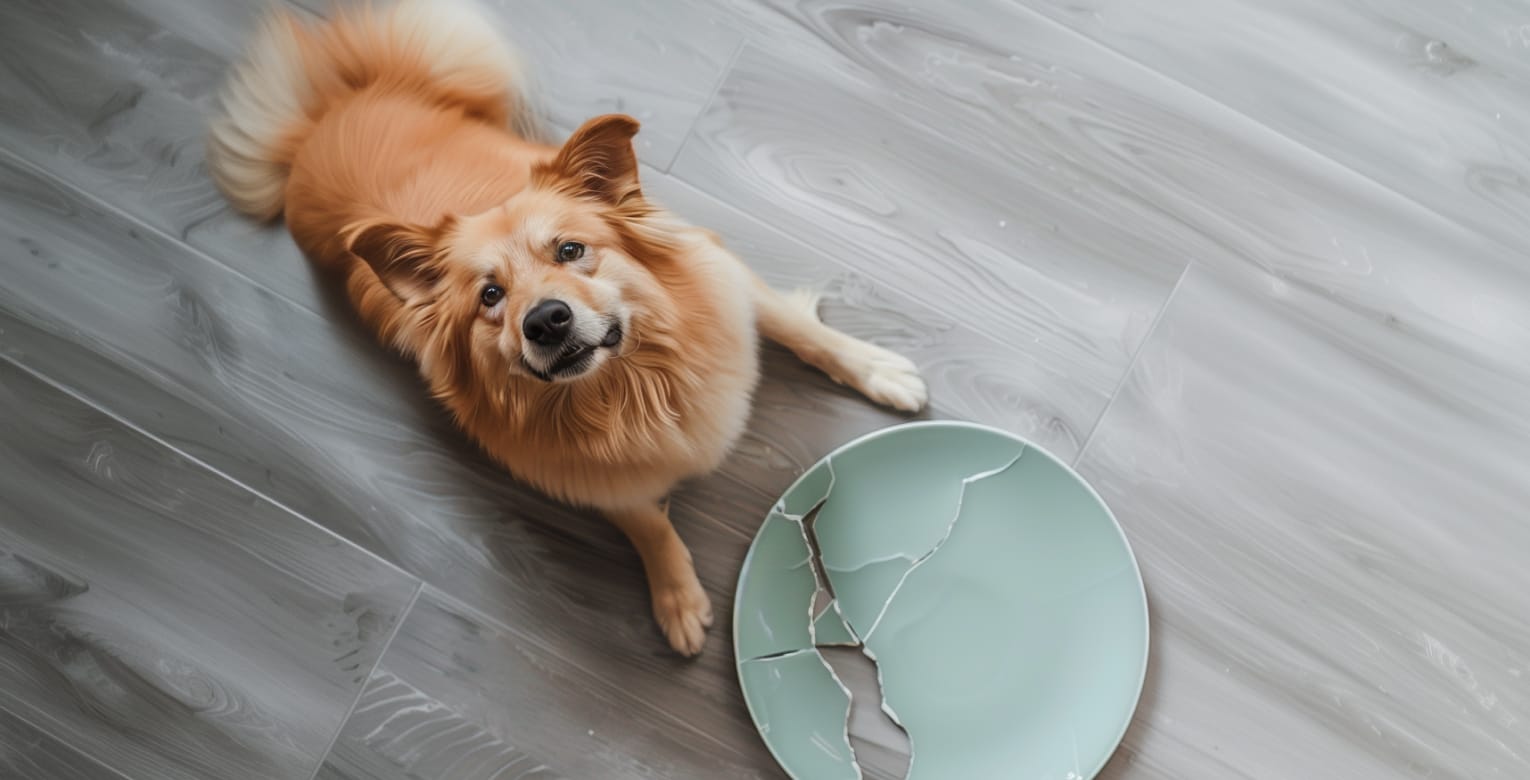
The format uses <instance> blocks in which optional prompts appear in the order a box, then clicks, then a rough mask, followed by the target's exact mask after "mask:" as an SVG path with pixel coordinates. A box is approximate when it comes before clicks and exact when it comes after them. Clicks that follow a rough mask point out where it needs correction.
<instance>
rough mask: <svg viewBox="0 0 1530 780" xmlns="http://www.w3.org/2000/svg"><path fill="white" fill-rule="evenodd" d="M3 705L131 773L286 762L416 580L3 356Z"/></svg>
mask: <svg viewBox="0 0 1530 780" xmlns="http://www.w3.org/2000/svg"><path fill="white" fill-rule="evenodd" d="M0 516H3V517H5V518H6V520H5V523H4V524H3V525H0V578H3V579H4V581H5V584H4V587H3V591H4V597H3V598H4V620H3V621H0V625H3V628H0V701H3V703H4V706H5V707H6V708H7V709H10V710H12V711H14V712H16V713H18V714H20V715H22V716H24V717H25V718H27V719H28V720H29V721H31V722H33V723H36V724H39V725H40V726H41V727H43V728H45V729H46V730H47V731H48V732H50V733H51V735H52V736H54V737H56V738H58V739H61V740H63V741H65V742H66V743H67V744H69V745H71V746H73V747H75V748H77V749H79V750H81V751H82V752H84V753H86V754H87V755H89V756H90V757H91V758H94V759H95V760H97V761H99V762H101V763H103V764H106V765H108V766H112V767H115V768H117V769H119V770H121V771H122V772H124V773H126V774H128V775H136V776H140V777H159V778H211V777H226V778H236V777H253V776H261V777H300V776H304V775H306V773H308V772H311V771H312V769H313V767H314V766H316V765H317V763H318V761H319V760H320V759H321V758H322V756H323V754H324V751H325V748H326V747H327V745H328V742H329V739H330V738H331V736H332V735H333V734H334V733H335V732H336V730H337V729H338V728H339V726H340V724H341V722H342V721H343V720H344V718H345V715H346V713H347V712H348V711H349V709H350V706H351V703H352V702H353V701H354V700H355V698H356V696H357V694H358V692H359V691H360V688H361V686H362V684H363V683H364V682H365V680H366V677H367V675H368V674H369V673H370V671H371V669H372V667H373V665H374V664H375V662H376V660H377V657H378V656H379V655H380V654H381V652H382V649H383V647H384V646H385V645H386V643H387V640H388V638H389V636H390V635H391V632H392V630H393V627H394V625H395V623H396V622H397V620H398V619H399V618H401V617H402V613H403V611H404V610H405V608H406V607H407V606H408V604H409V602H410V599H411V598H412V597H413V595H414V592H415V589H416V587H417V582H416V580H414V578H412V577H409V576H408V575H406V574H404V573H402V572H400V571H398V570H397V569H394V568H393V567H391V566H388V565H387V564H385V563H383V562H382V561H380V560H378V559H376V558H374V557H372V556H370V555H368V554H366V553H364V552H363V551H361V550H360V549H358V548H356V547H354V546H352V545H351V544H349V543H347V542H345V541H343V540H341V539H339V538H337V537H335V536H333V535H331V534H329V533H327V532H325V531H323V530H321V529H320V528H318V527H317V526H314V525H312V524H310V523H308V522H307V521H304V520H302V519H300V518H296V517H293V516H292V515H290V514H288V513H287V512H285V511H284V510H282V509H280V508H278V507H276V506H274V505H272V504H270V503H269V502H267V501H264V500H262V499H260V498H258V497H257V496H254V495H252V494H250V493H249V492H247V491H245V490H243V489H242V488H239V487H238V486H236V485H234V484H232V483H230V482H228V481H227V480H225V479H223V478H222V477H220V476H218V475H216V474H213V473H212V472H210V471H208V470H207V469H205V468H203V467H201V466H199V465H197V464H194V463H191V462H188V461H187V460H185V459H184V458H182V457H180V456H178V455H176V454H175V453H173V452H172V451H170V450H169V449H167V448H165V447H163V446H162V445H160V444H158V443H156V442H154V441H152V440H150V439H148V438H146V437H145V436H143V435H142V434H140V433H138V432H136V431H132V430H130V429H128V428H126V427H124V426H123V425H122V424H121V423H119V422H117V421H115V420H113V419H111V418H109V417H107V416H105V415H104V414H102V413H101V412H99V411H98V410H96V409H93V408H91V407H89V406H86V405H85V404H83V403H81V402H80V401H78V400H76V399H75V398H72V397H70V396H68V395H66V394H64V393H63V392H61V391H59V390H58V389H56V388H54V387H52V386H49V385H47V384H44V383H43V382H42V381H40V380H38V379H37V378H36V377H34V376H32V375H31V374H29V373H26V372H24V371H22V370H21V369H19V368H18V367H16V366H15V365H14V364H13V363H11V362H10V361H9V360H5V361H0Z"/></svg>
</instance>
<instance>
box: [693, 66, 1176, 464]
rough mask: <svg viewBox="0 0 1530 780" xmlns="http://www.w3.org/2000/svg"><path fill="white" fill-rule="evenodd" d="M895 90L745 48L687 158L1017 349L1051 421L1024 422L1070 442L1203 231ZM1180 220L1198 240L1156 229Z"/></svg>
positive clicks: (858, 262)
mask: <svg viewBox="0 0 1530 780" xmlns="http://www.w3.org/2000/svg"><path fill="white" fill-rule="evenodd" d="M822 56H823V55H822V54H820V57H822ZM897 96H898V92H897V91H895V90H894V89H892V88H891V87H889V86H888V85H886V84H884V83H882V82H880V81H878V80H877V79H876V78H874V77H873V76H871V75H870V74H868V73H866V72H865V71H863V70H860V69H856V68H853V67H844V66H841V65H836V67H834V68H832V69H830V68H825V67H822V66H821V64H819V65H818V66H816V67H815V63H813V62H800V61H790V60H788V59H786V58H785V57H782V56H778V55H773V54H769V53H766V52H765V51H762V50H760V49H756V48H753V47H750V48H746V49H745V51H744V52H743V53H742V54H741V55H740V56H739V59H738V60H737V62H736V63H735V66H734V68H733V70H732V71H731V72H730V74H729V76H728V78H727V80H725V81H724V83H723V86H722V88H721V89H720V90H719V92H718V95H717V98H716V99H715V100H714V101H713V104H712V107H711V109H710V110H709V111H708V113H707V114H706V115H705V116H703V117H702V119H701V120H700V121H699V122H698V124H697V128H696V136H695V137H694V138H693V139H692V140H691V142H690V143H689V144H688V145H687V146H686V148H685V150H684V151H683V152H682V153H681V156H680V158H679V159H678V160H677V161H676V163H675V165H674V167H673V168H672V172H673V174H674V175H675V176H676V177H677V178H680V179H681V180H683V181H685V182H687V183H690V184H694V185H695V186H697V187H698V188H699V189H702V190H703V191H705V192H707V193H708V194H710V195H713V196H714V197H718V198H720V199H722V200H724V201H727V202H729V203H732V204H734V205H735V206H737V207H739V208H741V209H742V210H744V211H747V212H748V213H750V214H751V215H753V216H755V217H757V218H760V219H762V220H765V221H767V222H770V223H771V224H773V225H775V226H777V227H780V228H782V229H784V230H786V231H787V232H790V233H792V234H793V235H795V236H797V237H799V238H802V239H804V240H806V241H808V242H810V243H811V244H812V245H813V246H814V247H816V248H818V249H819V250H820V251H821V252H823V253H825V254H828V255H831V256H833V257H834V258H836V259H837V260H838V261H840V262H843V263H845V264H846V265H848V266H850V267H851V268H854V269H855V270H856V271H858V272H860V273H862V274H865V275H867V276H870V277H873V278H876V279H878V280H881V281H883V282H884V283H886V284H888V285H889V286H892V287H894V288H896V289H902V290H905V291H908V292H909V293H911V294H913V296H914V297H915V298H916V299H917V300H919V301H920V302H922V303H923V304H924V305H925V306H927V307H928V308H932V309H944V310H947V311H959V312H960V313H961V316H962V320H963V322H964V324H966V325H968V326H969V327H970V328H971V329H972V330H973V331H975V332H976V333H978V334H981V335H982V336H983V337H985V338H987V339H988V340H991V341H994V342H997V343H998V344H1000V345H1002V346H1003V347H1005V348H1008V349H1009V350H1011V351H1012V352H1013V353H1017V354H1015V355H1014V357H1012V358H1010V359H1009V360H1007V361H1006V364H1007V365H1008V366H1009V367H1010V368H1011V370H1012V371H1014V372H1016V373H1018V374H1019V375H1020V376H1022V377H1024V385H1025V386H1027V390H1028V392H1026V393H1025V394H1024V399H1025V400H1024V401H1023V402H1022V403H1023V404H1024V405H1025V408H1026V410H1027V414H1026V417H1027V418H1029V420H1030V421H1032V422H1033V423H1037V422H1040V423H1041V425H1039V426H1036V427H1030V426H1024V427H1020V428H1018V429H1017V430H1018V432H1019V433H1022V434H1025V435H1029V436H1035V437H1036V438H1038V439H1041V440H1044V442H1045V443H1046V444H1047V445H1048V446H1049V447H1050V448H1052V449H1053V450H1055V451H1058V452H1060V453H1062V454H1063V455H1064V456H1068V455H1071V454H1072V453H1073V452H1076V451H1077V448H1078V446H1079V445H1080V444H1081V443H1082V441H1083V440H1084V438H1085V437H1086V436H1087V435H1088V432H1089V429H1090V427H1091V426H1092V425H1093V423H1094V421H1095V419H1096V418H1097V417H1098V414H1099V412H1100V410H1101V409H1102V408H1103V407H1104V404H1105V401H1106V399H1107V398H1108V397H1109V395H1110V393H1111V391H1112V390H1113V389H1114V387H1115V384H1116V382H1117V381H1118V380H1119V378H1120V375H1121V372H1122V371H1123V370H1124V369H1125V366H1126V364H1127V363H1128V362H1129V361H1130V359H1131V355H1132V353H1133V351H1134V350H1135V348H1136V346H1137V344H1138V343H1139V342H1140V340H1141V338H1142V337H1143V335H1144V334H1145V333H1146V331H1147V328H1148V326H1149V324H1150V323H1151V321H1152V318H1153V315H1154V313H1155V312H1156V311H1157V310H1158V308H1159V307H1160V306H1161V305H1162V303H1163V300H1164V299H1165V297H1166V296H1167V294H1168V291H1169V289H1170V288H1171V287H1172V285H1173V283H1174V280H1175V278H1176V276H1177V274H1178V272H1179V271H1180V270H1181V269H1182V268H1183V267H1184V263H1185V262H1186V259H1187V257H1186V249H1185V245H1184V244H1185V243H1189V242H1192V241H1196V240H1197V237H1196V236H1194V235H1192V234H1188V232H1187V231H1184V230H1183V229H1177V228H1176V226H1173V225H1170V224H1165V223H1164V222H1163V221H1162V220H1159V219H1158V218H1157V216H1156V212H1155V210H1153V209H1151V208H1148V207H1144V206H1142V205H1140V204H1134V203H1130V202H1123V199H1122V198H1120V197H1119V196H1118V195H1117V194H1116V193H1115V191H1114V189H1113V188H1110V187H1102V186H1094V185H1091V184H1089V183H1088V182H1087V181H1083V180H1080V179H1078V178H1074V177H1072V176H1071V174H1068V173H1066V172H1063V173H1048V172H1047V171H1046V170H1045V168H1046V167H1048V166H1050V167H1052V168H1053V169H1054V170H1055V169H1056V166H1055V165H1053V164H1052V162H1051V160H1050V159H1049V158H1048V157H1047V156H1046V155H1045V154H1044V153H1042V152H1039V151H1035V150H1033V149H1031V148H1030V147H1029V146H1028V145H1027V144H1026V143H1025V141H1024V139H1019V140H1016V141H1015V142H1014V143H1013V145H1012V146H1008V142H1006V146H1007V148H1010V149H1012V150H1014V154H1015V155H1016V156H1031V157H1032V160H1033V162H1034V163H1035V166H1034V169H1031V168H1024V169H1020V168H1016V167H1013V166H1011V165H1009V164H1008V163H1009V160H1004V161H996V160H994V159H992V154H991V153H990V155H989V157H988V158H987V159H985V156H984V155H982V154H974V153H973V150H972V149H970V148H966V147H964V146H962V145H961V144H960V143H953V141H952V138H950V137H949V136H948V135H942V134H941V133H938V132H936V131H935V129H934V127H935V126H933V125H930V124H927V123H920V122H918V121H915V120H914V119H913V118H910V117H908V116H907V115H905V114H904V113H903V112H902V111H901V106H900V105H899V104H898V103H897V100H898V97H897ZM942 132H944V129H942ZM983 145H984V147H985V151H989V150H991V148H992V144H991V143H990V142H989V141H984V142H983ZM1063 179H1067V181H1063ZM1113 207H1114V211H1113V210H1112V209H1113ZM1175 233H1179V234H1185V236H1184V237H1185V242H1177V241H1175V242H1171V241H1168V240H1157V239H1160V237H1163V236H1165V235H1174V234H1175ZM1200 243H1202V244H1203V243H1204V241H1203V240H1201V241H1200ZM1011 419H1013V417H1012V416H1011Z"/></svg>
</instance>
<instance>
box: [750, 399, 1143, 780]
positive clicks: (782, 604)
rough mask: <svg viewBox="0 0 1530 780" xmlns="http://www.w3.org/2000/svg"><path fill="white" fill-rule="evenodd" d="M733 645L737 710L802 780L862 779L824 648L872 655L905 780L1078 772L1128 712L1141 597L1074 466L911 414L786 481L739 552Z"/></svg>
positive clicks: (1120, 544) (979, 431)
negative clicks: (739, 693) (902, 754)
mask: <svg viewBox="0 0 1530 780" xmlns="http://www.w3.org/2000/svg"><path fill="white" fill-rule="evenodd" d="M815 547H816V549H817V551H818V554H817V555H816V556H815V555H814V554H813V552H812V551H813V550H814V548H815ZM733 642H734V648H735V652H736V654H737V660H738V671H739V681H740V684H741V685H742V686H743V689H744V699H745V701H746V702H747V703H748V706H749V713H750V715H751V716H752V717H753V718H754V722H755V725H756V726H757V727H758V728H759V730H760V734H761V736H763V737H764V739H765V743H766V745H768V746H769V747H770V751H771V753H772V754H774V755H775V757H776V760H777V761H779V762H780V763H781V766H782V767H784V768H785V769H786V771H787V773H788V774H790V775H791V776H792V777H794V778H798V780H839V778H844V780H856V779H857V778H860V777H861V771H860V767H859V765H858V764H857V763H856V761H855V755H854V751H853V750H852V749H851V746H850V741H849V733H848V725H847V717H848V714H849V711H850V693H849V691H848V690H847V689H846V688H845V687H844V685H843V684H841V683H840V681H839V679H838V678H837V677H836V676H835V674H834V671H833V669H832V668H831V667H830V666H829V665H828V664H827V663H825V662H824V660H823V658H822V656H821V655H820V654H819V653H818V651H817V649H816V648H818V647H820V646H827V645H845V644H849V645H858V646H859V647H860V648H861V650H862V652H864V653H865V654H866V655H867V657H869V658H871V660H872V661H874V662H876V664H877V668H878V674H879V677H880V679H881V681H882V696H883V700H882V709H883V711H884V712H886V713H887V714H888V716H890V717H891V718H892V719H893V720H894V721H896V722H897V723H899V724H900V725H901V726H902V727H903V728H904V730H905V731H906V732H907V733H908V737H909V743H910V752H911V754H912V755H911V757H910V761H909V773H908V776H909V778H911V779H912V780H920V779H924V780H949V779H950V778H1001V777H1020V778H1028V779H1029V778H1036V779H1037V780H1040V779H1042V778H1056V780H1089V778H1092V777H1094V776H1095V774H1096V773H1097V772H1099V770H1100V768H1101V767H1102V766H1104V764H1105V761H1106V759H1108V758H1109V757H1110V754H1111V753H1112V752H1113V751H1114V750H1115V748H1116V746H1117V744H1119V743H1120V741H1121V736H1122V734H1123V733H1125V731H1126V726H1127V723H1128V722H1129V721H1130V720H1131V717H1132V712H1133V711H1134V710H1135V709H1136V706H1137V698H1138V696H1139V694H1140V693H1141V690H1142V680H1143V675H1144V672H1145V670H1146V667H1147V648H1148V617H1147V599H1146V596H1145V594H1144V592H1143V588H1142V578H1141V575H1140V574H1139V573H1138V570H1137V562H1136V560H1135V559H1134V558H1133V557H1132V553H1131V548H1130V547H1129V546H1128V545H1127V542H1126V537H1125V536H1124V535H1123V534H1122V532H1121V528H1120V526H1119V525H1117V523H1116V520H1115V517H1114V516H1112V515H1111V513H1110V510H1109V509H1108V508H1107V507H1106V506H1105V503H1104V502H1103V501H1101V500H1100V497H1099V496H1098V495H1097V494H1096V493H1095V492H1094V490H1093V489H1091V488H1090V487H1089V485H1088V484H1087V483H1085V482H1084V480H1083V479H1082V478H1081V477H1079V476H1078V474H1077V473H1075V472H1074V471H1073V470H1072V469H1071V468H1069V467H1068V466H1067V465H1066V464H1064V463H1062V462H1061V461H1059V460H1057V459H1056V458H1054V457H1052V456H1051V455H1049V454H1048V453H1047V452H1046V451H1044V450H1042V449H1040V448H1038V447H1036V446H1034V445H1032V444H1030V443H1028V442H1026V441H1025V440H1023V439H1021V438H1019V437H1016V436H1014V435H1012V434H1009V433H1005V432H1003V431H999V430H996V429H993V428H987V427H983V426H980V425H974V424H970V423H960V422H920V423H910V424H907V425H900V426H896V427H893V428H888V429H885V430H882V431H878V432H876V433H873V434H870V435H868V436H864V437H862V438H860V439H857V440H855V441H853V442H850V443H849V444H846V445H844V446H843V447H840V448H839V449H837V450H835V451H834V452H832V453H830V454H829V455H828V456H827V457H825V458H824V459H823V460H821V461H819V462H818V463H817V464H816V465H814V466H813V468H811V469H809V470H808V471H807V473H805V474H803V475H802V477H801V478H800V479H798V480H797V482H796V483H795V484H793V485H792V486H791V487H790V488H789V489H787V491H786V493H785V494H784V495H783V496H782V497H781V500H780V501H779V502H777V504H776V506H775V507H774V508H773V509H772V510H771V512H770V514H769V515H768V516H767V517H766V518H765V523H764V525H763V526H762V527H761V528H760V532H759V534H758V535H757V536H756V537H755V540H754V543H753V545H752V546H751V547H750V549H749V554H748V557H747V558H745V560H744V568H743V572H742V573H741V574H740V576H739V584H738V593H737V596H736V599H735V603H734V613H733Z"/></svg>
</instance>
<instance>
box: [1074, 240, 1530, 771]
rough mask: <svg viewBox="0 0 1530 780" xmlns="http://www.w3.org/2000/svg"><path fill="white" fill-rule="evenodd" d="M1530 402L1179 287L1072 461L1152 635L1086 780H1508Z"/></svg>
mask: <svg viewBox="0 0 1530 780" xmlns="http://www.w3.org/2000/svg"><path fill="white" fill-rule="evenodd" d="M1527 391H1530V386H1527V383H1526V382H1525V381H1524V379H1523V378H1522V377H1509V376H1505V375H1504V374H1502V373H1500V372H1495V371H1492V370H1488V369H1484V368H1483V367H1482V366H1480V365H1476V364H1475V363H1474V362H1473V361H1472V360H1470V359H1469V358H1466V357H1464V356H1462V355H1459V354H1456V353H1454V352H1453V351H1452V350H1449V349H1440V348H1439V347H1437V346H1435V345H1430V344H1427V343H1423V342H1420V341H1419V340H1417V339H1416V338H1415V337H1414V336H1413V335H1412V334H1410V333H1408V332H1406V331H1400V330H1397V329H1395V328H1389V327H1386V326H1385V325H1380V324H1377V323H1374V322H1371V321H1369V320H1367V319H1366V318H1364V317H1362V316H1358V315H1356V314H1355V313H1354V312H1352V311H1349V310H1346V309H1344V308H1342V307H1340V306H1336V305H1334V304H1333V303H1331V302H1330V301H1327V300H1324V299H1323V298H1321V297H1319V296H1316V295H1313V294H1309V293H1305V292H1300V291H1293V290H1291V289H1290V288H1288V287H1284V286H1282V285H1279V284H1278V283H1275V282H1273V280H1265V281H1264V282H1263V283H1262V284H1250V283H1249V281H1248V280H1247V279H1239V281H1238V282H1237V283H1229V282H1227V281H1224V280H1222V279H1219V278H1217V277H1216V276H1214V275H1213V274H1208V273H1205V272H1199V271H1196V270H1192V272H1191V275H1190V277H1189V278H1188V279H1187V280H1186V283H1185V285H1184V286H1183V287H1182V288H1181V290H1180V291H1179V294H1178V295H1177V296H1176V297H1175V300H1174V303H1173V305H1172V307H1171V308H1170V310H1169V312H1168V313H1167V314H1166V315H1165V317H1164V319H1163V321H1162V322H1161V323H1160V325H1159V327H1158V329H1157V330H1156V331H1155V333H1154V336H1153V338H1152V340H1151V341H1150V342H1149V344H1148V347H1147V349H1146V350H1145V351H1144V353H1143V355H1142V357H1141V359H1140V361H1139V362H1138V364H1137V366H1136V368H1135V369H1134V370H1133V372H1132V375H1131V377H1130V379H1129V380H1128V382H1127V384H1126V386H1125V388H1124V390H1123V392H1122V394H1121V395H1120V396H1119V397H1118V398H1117V399H1116V401H1115V403H1114V405H1113V406H1112V407H1111V410H1110V412H1109V414H1108V415H1107V417H1106V419H1105V421H1104V422H1103V423H1102V425H1101V428H1100V433H1099V435H1098V437H1097V438H1096V439H1095V440H1094V441H1093V442H1092V443H1091V445H1090V447H1089V449H1088V450H1087V451H1086V452H1085V454H1084V457H1083V459H1082V461H1081V469H1082V472H1083V474H1084V475H1085V476H1086V477H1087V478H1088V479H1090V480H1091V481H1092V482H1093V483H1094V484H1095V485H1096V487H1097V488H1098V489H1099V490H1100V491H1101V493H1102V494H1103V495H1104V497H1105V499H1106V501H1107V502H1108V503H1109V504H1110V505H1111V506H1112V507H1114V508H1115V510H1116V512H1117V514H1118V515H1119V517H1120V520H1121V522H1122V524H1123V525H1124V526H1125V528H1126V532H1127V534H1128V536H1129V537H1130V538H1131V541H1132V545H1133V547H1134V548H1135V550H1136V553H1137V556H1138V558H1139V561H1140V563H1141V565H1142V569H1143V576H1144V578H1145V579H1146V580H1147V583H1148V591H1149V597H1150V602H1151V609H1152V613H1153V620H1154V625H1153V631H1154V637H1153V640H1154V641H1153V661H1152V668H1151V670H1150V678H1149V683H1148V686H1147V692H1146V695H1145V698H1144V700H1143V702H1142V706H1141V708H1140V709H1139V712H1138V715H1137V719H1136V722H1135V724H1134V726H1133V728H1132V731H1131V733H1130V734H1129V735H1128V737H1127V741H1126V746H1125V748H1124V749H1123V752H1122V753H1121V754H1120V755H1119V756H1118V757H1117V759H1116V761H1115V762H1114V763H1113V765H1112V768H1111V769H1110V770H1109V771H1107V772H1106V773H1105V775H1104V776H1105V777H1107V778H1183V777H1228V778H1234V777H1237V778H1244V777H1246V778H1291V777H1314V778H1316V777H1335V778H1338V777H1349V778H1359V777H1364V778H1372V777H1375V778H1383V777H1410V778H1411V777H1460V778H1468V777H1469V778H1516V777H1525V776H1527V775H1530V686H1527V685H1526V675H1530V623H1527V622H1526V621H1525V615H1526V614H1530V595H1527V594H1530V572H1527V570H1526V568H1525V566H1524V560H1523V558H1524V555H1523V553H1524V551H1525V550H1527V549H1530V526H1527V525H1526V524H1525V522H1524V518H1525V507H1526V506H1527V505H1530V483H1527V482H1526V480H1525V478H1524V477H1525V470H1526V467H1527V465H1530V406H1527V404H1526V402H1525V399H1526V398H1527V397H1530V394H1527Z"/></svg>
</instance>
